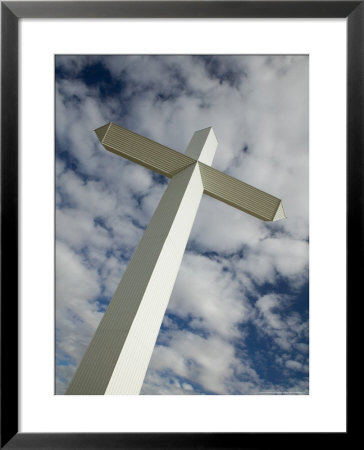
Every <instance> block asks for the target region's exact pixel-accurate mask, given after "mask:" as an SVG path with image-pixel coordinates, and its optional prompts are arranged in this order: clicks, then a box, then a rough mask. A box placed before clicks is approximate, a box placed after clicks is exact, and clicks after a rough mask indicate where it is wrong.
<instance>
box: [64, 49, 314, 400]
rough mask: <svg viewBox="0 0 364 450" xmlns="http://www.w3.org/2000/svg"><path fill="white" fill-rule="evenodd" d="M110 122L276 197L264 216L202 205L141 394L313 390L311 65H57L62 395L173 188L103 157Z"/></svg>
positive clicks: (273, 61)
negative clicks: (199, 135) (205, 133)
mask: <svg viewBox="0 0 364 450" xmlns="http://www.w3.org/2000/svg"><path fill="white" fill-rule="evenodd" d="M110 121H113V122H115V123H117V124H120V125H122V126H124V127H126V128H129V129H130V130H132V131H135V132H137V133H140V134H142V135H144V136H147V137H149V138H151V139H154V140H155V141H157V142H160V143H161V144H164V145H166V146H168V147H171V148H173V149H175V150H178V151H181V152H184V151H185V148H186V147H187V145H188V142H189V140H190V138H191V136H192V134H193V133H194V131H196V130H199V129H202V128H206V127H208V126H212V127H213V129H214V132H215V135H216V137H217V139H218V142H219V145H218V148H217V151H216V154H215V158H214V162H213V164H212V166H213V167H215V168H217V169H219V170H221V171H223V172H226V173H228V174H230V175H232V176H234V177H236V178H238V179H241V180H243V181H245V182H247V183H249V184H252V185H253V186H255V187H257V188H260V189H262V190H264V191H267V192H269V193H270V194H272V195H275V196H276V197H279V198H282V200H283V204H284V207H285V212H286V215H287V219H285V220H283V221H279V222H275V223H267V222H262V221H259V220H258V219H256V218H254V217H251V216H248V215H247V214H244V213H243V212H241V211H238V210H235V209H234V208H232V207H230V206H228V205H226V204H222V203H221V202H218V201H217V200H214V199H212V198H210V197H207V196H204V197H203V199H202V201H201V204H200V208H199V211H198V213H197V216H196V219H195V223H194V225H193V228H192V231H191V236H190V240H189V242H188V245H187V248H186V252H185V255H184V258H183V261H182V264H181V268H180V271H179V274H178V277H177V280H176V284H175V287H174V290H173V293H172V296H171V299H170V302H169V306H168V309H167V311H166V315H165V318H164V320H163V323H162V327H161V330H160V333H159V336H158V340H157V343H156V346H155V349H154V352H153V355H152V358H151V362H150V365H149V368H148V371H147V374H146V377H145V381H144V385H143V388H142V391H141V393H142V394H188V395H194V394H214V395H219V394H222V395H224V394H240V395H246V394H265V393H271V394H290V393H294V394H307V393H308V375H309V369H308V367H309V357H308V355H309V353H308V343H309V342H308V333H309V327H308V317H309V305H308V304H309V298H308V291H309V289H308V57H307V56H299V55H296V56H294V55H293V56H291V55H288V56H282V55H277V56H273V55H269V56H264V55H262V56H213V55H208V56H187V55H186V56H173V55H168V56H132V55H128V56H116V55H113V56H82V55H74V56H72V55H70V56H57V57H56V393H57V394H63V393H64V391H65V389H66V387H67V385H68V383H69V381H70V379H71V377H72V375H73V373H74V372H75V370H76V368H77V365H78V363H79V362H80V360H81V358H82V355H83V353H84V352H85V350H86V348H87V345H88V343H89V342H90V340H91V338H92V335H93V333H94V331H95V329H96V327H97V325H98V323H99V321H100V319H101V317H102V314H103V312H104V311H105V309H106V307H107V305H108V302H109V300H110V298H111V296H112V295H113V292H114V290H115V288H116V286H117V284H118V282H119V280H120V278H121V276H122V274H123V272H124V270H125V268H126V266H127V264H128V261H129V259H130V257H131V255H132V254H133V251H134V250H135V248H136V246H137V245H138V242H139V240H140V238H141V236H142V234H143V232H144V230H145V228H146V226H147V225H148V223H149V220H150V218H151V216H152V214H153V212H154V210H155V208H156V206H157V204H158V202H159V199H160V198H161V196H162V194H163V192H164V190H165V188H166V186H167V183H168V181H169V180H168V179H166V178H164V177H162V176H160V175H157V174H155V173H153V172H152V171H149V170H147V169H145V168H143V167H141V166H138V165H137V164H135V163H132V162H129V161H127V160H124V159H123V158H120V157H118V156H116V155H114V154H111V153H109V152H107V151H105V150H104V149H103V147H102V146H101V145H100V144H99V142H98V140H97V138H96V136H95V134H94V132H93V130H94V129H95V128H97V127H99V126H101V125H104V124H105V123H107V122H110Z"/></svg>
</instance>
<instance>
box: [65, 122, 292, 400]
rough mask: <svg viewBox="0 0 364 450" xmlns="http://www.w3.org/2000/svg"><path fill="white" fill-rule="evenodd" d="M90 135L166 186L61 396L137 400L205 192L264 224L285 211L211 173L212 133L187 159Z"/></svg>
mask: <svg viewBox="0 0 364 450" xmlns="http://www.w3.org/2000/svg"><path fill="white" fill-rule="evenodd" d="M95 132H96V135H97V137H98V138H99V140H100V142H101V144H102V145H103V146H104V147H105V148H106V150H109V151H110V152H113V153H116V154H117V155H120V156H123V157H124V158H127V159H129V160H131V161H134V162H137V163H139V164H141V165H142V166H144V167H147V168H149V169H152V170H154V171H156V172H158V173H160V174H162V175H165V176H167V177H169V178H171V181H170V182H169V185H168V187H167V189H166V191H165V192H164V194H163V196H162V198H161V200H160V202H159V205H158V207H157V209H156V211H155V213H154V215H153V217H152V219H151V221H150V223H149V225H148V227H147V229H146V231H145V233H144V235H143V237H142V239H141V241H140V243H139V245H138V247H137V249H136V251H135V253H134V255H133V257H132V259H131V261H130V263H129V265H128V267H127V269H126V271H125V273H124V276H123V277H122V279H121V281H120V283H119V286H118V287H117V289H116V291H115V294H114V295H113V297H112V299H111V301H110V304H109V306H108V308H107V310H106V312H105V314H104V316H103V318H102V320H101V322H100V324H99V326H98V328H97V330H96V332H95V334H94V337H93V338H92V341H91V343H90V345H89V347H88V349H87V351H86V353H85V355H84V357H83V359H82V361H81V363H80V365H79V367H78V369H77V371H76V373H75V375H74V377H73V379H72V381H71V383H70V385H69V387H68V389H67V392H66V394H69V395H112V394H139V392H140V389H141V387H142V384H143V381H144V377H145V373H146V371H147V368H148V364H149V361H150V358H151V355H152V352H153V349H154V345H155V342H156V339H157V337H158V332H159V329H160V326H161V323H162V320H163V317H164V314H165V311H166V308H167V305H168V301H169V298H170V295H171V292H172V289H173V285H174V282H175V280H176V277H177V273H178V270H179V267H180V264H181V260H182V257H183V254H184V251H185V248H186V244H187V241H188V238H189V235H190V231H191V228H192V224H193V221H194V219H195V216H196V212H197V209H198V206H199V204H200V200H201V197H202V194H203V193H205V194H207V195H210V196H211V197H214V198H216V199H218V200H221V201H223V202H225V203H228V204H229V205H231V206H234V207H235V208H238V209H240V210H242V211H244V212H246V213H248V214H251V215H253V216H255V217H257V218H259V219H261V220H266V221H272V220H278V219H282V218H284V217H285V213H284V210H283V206H282V202H281V200H279V199H278V198H276V197H273V196H272V195H270V194H267V193H265V192H263V191H261V190H259V189H256V188H254V187H252V186H250V185H248V184H246V183H243V182H242V181H239V180H237V179H236V178H233V177H231V176H229V175H226V174H224V173H222V172H220V171H218V170H216V169H213V168H212V167H210V165H211V163H212V160H213V157H214V155H215V151H216V147H217V140H216V137H215V134H214V132H213V130H212V128H211V127H210V128H205V129H203V130H200V131H196V132H195V134H194V135H193V137H192V139H191V141H190V143H189V145H188V147H187V150H186V152H185V153H184V154H183V153H179V152H177V151H175V150H172V149H170V148H168V147H165V146H163V145H161V144H158V143H157V142H155V141H152V140H150V139H148V138H146V137H143V136H140V135H138V134H136V133H133V132H132V131H129V130H127V129H125V128H123V127H120V126H119V125H115V124H114V123H109V124H106V125H104V126H102V127H100V128H97V129H96V130H95Z"/></svg>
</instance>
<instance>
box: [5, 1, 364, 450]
mask: <svg viewBox="0 0 364 450" xmlns="http://www.w3.org/2000/svg"><path fill="white" fill-rule="evenodd" d="M109 17H110V18H111V17H112V18H116V17H120V18H236V17H242V18H346V19H347V75H348V78H347V80H348V81H347V180H348V184H347V305H348V303H349V299H350V298H351V299H352V300H353V299H354V298H355V297H357V290H358V289H359V281H360V280H361V278H362V274H363V273H364V271H363V269H364V264H363V257H362V255H363V202H364V196H363V182H362V173H363V148H364V131H363V125H364V1H330V0H328V1H316V0H311V1H310V0H306V1H289V0H288V1H260V0H255V1H239V0H237V1H187V2H184V1H168V2H166V1H159V2H158V1H122V2H119V1H111V2H108V1H92V2H87V1H86V2H85V1H78V2H77V1H75V2H74V1H67V2H62V1H52V2H47V1H38V2H33V1H27V2H17V1H9V2H7V1H5V2H1V263H0V264H1V448H9V449H30V448H37V449H41V448H47V449H76V448H77V449H81V448H82V449H106V448H108V449H109V448H110V449H111V448H112V449H116V448H119V449H129V448H130V449H145V448H154V449H164V448H171V449H187V448H188V449H202V448H214V449H228V448H260V447H262V446H263V445H264V446H267V445H268V443H269V445H268V447H269V448H270V447H271V445H272V442H274V441H276V440H277V439H278V438H279V444H280V446H284V447H286V446H290V447H291V446H292V445H296V444H294V443H295V442H296V443H297V442H299V443H300V444H305V443H307V442H308V439H310V438H312V436H314V439H315V444H320V442H322V443H323V442H325V443H326V445H327V435H326V433H315V434H314V435H313V434H311V433H303V434H300V436H298V434H297V433H282V434H281V433H18V321H17V319H18V304H17V298H18V297H17V286H18V262H19V261H18V181H19V179H18V52H19V48H18V21H19V19H21V18H109ZM347 349H348V351H350V345H349V344H348V345H347ZM348 360H349V359H348ZM348 375H349V374H348ZM348 394H349V392H348ZM348 417H349V414H348V415H347V423H348ZM349 431H351V430H350V428H349V423H348V427H347V432H345V433H333V434H335V440H336V442H337V443H338V444H339V445H340V441H342V445H343V446H347V445H348V442H347V440H348V438H349ZM298 439H299V441H298ZM344 440H345V441H344ZM342 448H345V447H342Z"/></svg>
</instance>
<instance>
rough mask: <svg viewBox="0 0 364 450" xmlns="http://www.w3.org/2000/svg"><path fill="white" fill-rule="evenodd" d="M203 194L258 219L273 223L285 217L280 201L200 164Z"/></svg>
mask: <svg viewBox="0 0 364 450" xmlns="http://www.w3.org/2000/svg"><path fill="white" fill-rule="evenodd" d="M199 167H200V173H201V178H202V182H203V186H204V193H205V194H207V195H209V196H210V197H213V198H216V199H217V200H220V201H222V202H224V203H227V204H228V205H230V206H233V207H234V208H237V209H240V210H241V211H244V212H246V213H248V214H250V215H252V216H255V217H257V218H258V219H261V220H265V221H275V220H279V219H284V218H285V217H286V215H285V212H284V209H283V205H282V201H281V200H280V199H278V198H276V197H273V195H270V194H267V193H266V192H264V191H261V190H260V189H257V188H255V187H253V186H250V185H249V184H246V183H244V182H243V181H240V180H238V179H236V178H234V177H231V176H230V175H227V174H225V173H223V172H220V171H219V170H216V169H213V168H212V167H210V166H207V165H206V164H203V163H200V162H199Z"/></svg>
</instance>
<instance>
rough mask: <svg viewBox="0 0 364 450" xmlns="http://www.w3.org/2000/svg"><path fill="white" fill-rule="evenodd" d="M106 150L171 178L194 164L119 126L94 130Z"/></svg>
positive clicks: (109, 125) (169, 149)
mask: <svg viewBox="0 0 364 450" xmlns="http://www.w3.org/2000/svg"><path fill="white" fill-rule="evenodd" d="M95 133H96V135H97V136H98V138H99V139H100V138H101V139H100V141H101V143H102V145H103V146H104V147H105V148H106V150H108V151H110V152H112V153H115V154H117V155H120V156H123V157H124V158H127V159H129V160H131V161H134V162H137V163H138V164H140V165H142V166H144V167H147V168H148V169H152V170H154V171H155V172H158V173H160V174H162V175H165V176H166V177H169V178H171V177H172V176H173V175H175V174H176V173H178V172H180V171H181V170H183V169H185V168H186V167H188V166H190V165H191V164H193V163H195V162H196V161H195V160H194V159H193V158H190V157H189V156H186V155H184V154H183V153H179V152H177V151H176V150H172V149H171V148H169V147H165V146H164V145H161V144H158V143H157V142H155V141H152V140H151V139H148V138H146V137H144V136H140V135H139V134H137V133H134V132H133V131H130V130H127V129H126V128H123V127H121V126H120V125H115V124H114V123H109V124H107V125H104V126H102V127H100V128H97V129H96V130H95Z"/></svg>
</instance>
